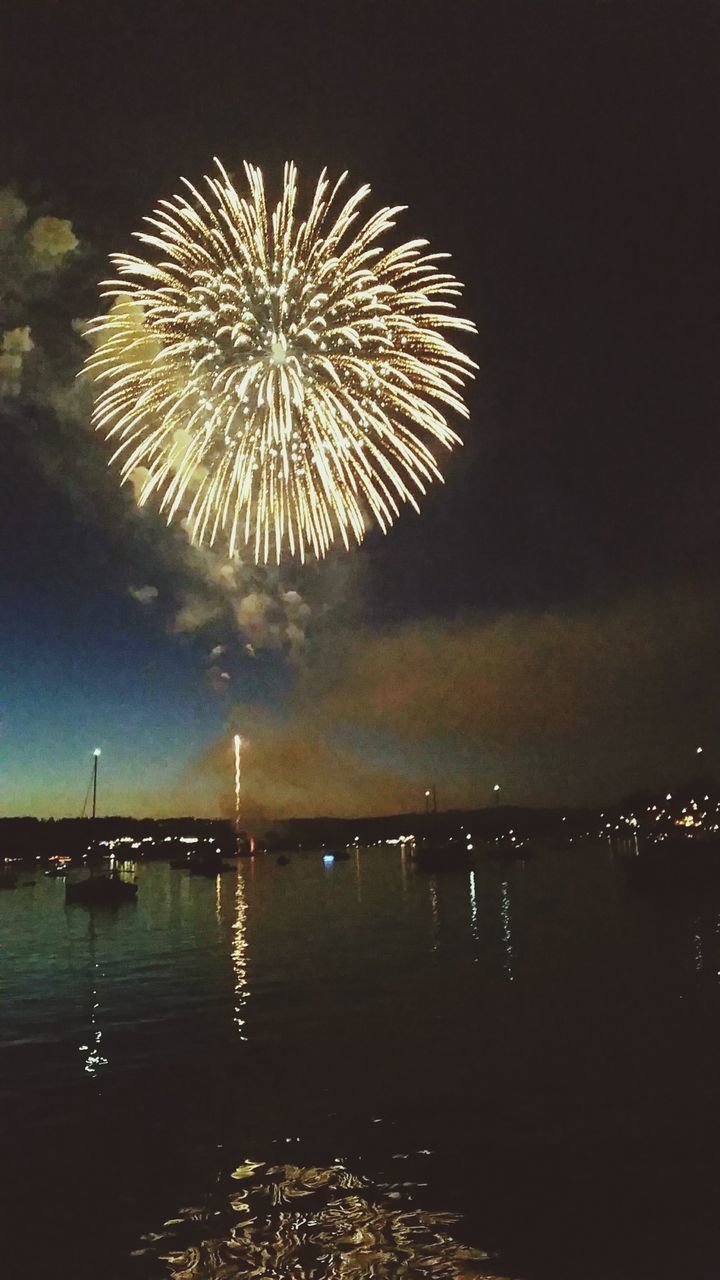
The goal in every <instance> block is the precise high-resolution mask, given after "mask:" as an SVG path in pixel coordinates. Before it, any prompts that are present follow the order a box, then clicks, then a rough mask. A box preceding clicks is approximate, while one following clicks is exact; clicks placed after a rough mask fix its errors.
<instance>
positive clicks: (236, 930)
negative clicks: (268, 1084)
mask: <svg viewBox="0 0 720 1280" xmlns="http://www.w3.org/2000/svg"><path fill="white" fill-rule="evenodd" d="M218 880H220V881H221V880H222V876H218ZM246 916H247V902H246V900H245V880H244V872H243V870H242V868H240V867H239V868H238V872H237V878H236V883H235V919H234V921H233V926H232V932H233V940H232V963H233V969H234V971H235V1026H236V1027H237V1029H238V1031H239V1032H240V1039H241V1040H246V1039H247V1036H246V1034H245V1018H244V1009H245V1005H246V1004H247V1000H248V979H247V971H248V957H247V950H248V940H247V925H246Z"/></svg>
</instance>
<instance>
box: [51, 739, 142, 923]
mask: <svg viewBox="0 0 720 1280" xmlns="http://www.w3.org/2000/svg"><path fill="white" fill-rule="evenodd" d="M99 758H100V748H99V747H96V748H95V750H94V752H93V771H92V777H91V783H92V816H93V818H94V817H95V815H96V813H97V776H98V760H99ZM88 790H89V788H88ZM83 808H84V806H83ZM137 891H138V887H137V883H136V882H135V881H134V880H125V879H123V878H122V876H121V875H120V873H119V872H118V871H117V870H116V869H115V868H114V867H111V868H110V869H109V870H108V871H96V870H95V867H94V866H93V865H91V867H90V874H89V875H88V876H86V877H85V878H84V879H82V880H71V879H69V878H68V879H66V881H65V901H66V902H79V903H82V904H83V905H86V906H102V907H116V906H119V905H120V903H121V902H134V901H135V899H136V898H137Z"/></svg>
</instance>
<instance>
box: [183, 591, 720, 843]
mask: <svg viewBox="0 0 720 1280" xmlns="http://www.w3.org/2000/svg"><path fill="white" fill-rule="evenodd" d="M719 643H720V601H718V598H717V594H716V593H715V592H710V591H703V590H702V584H694V587H693V586H691V585H670V586H667V587H666V588H664V589H663V590H660V591H657V592H655V593H649V592H648V593H642V594H637V595H635V596H632V597H628V598H624V599H622V600H617V601H614V602H612V603H608V604H606V605H605V606H604V607H603V608H599V607H596V608H592V609H590V608H586V609H585V610H578V611H576V612H575V613H574V614H570V615H567V614H565V613H563V614H560V613H553V612H542V613H531V612H525V613H513V614H505V615H503V616H500V617H496V618H493V619H489V620H488V619H479V618H464V619H458V620H456V621H454V622H451V623H448V622H442V621H440V620H426V621H423V622H417V623H413V624H410V625H405V626H401V627H398V628H395V629H394V630H392V631H388V632H385V633H379V634H377V633H371V632H367V631H364V632H362V631H361V632H358V631H352V632H350V631H345V632H343V633H338V632H336V633H335V634H334V635H333V637H332V644H330V643H328V644H327V646H326V648H325V650H324V651H323V652H322V653H321V654H318V660H317V661H315V662H314V663H313V664H311V665H309V666H308V667H306V668H305V669H304V670H302V671H301V672H300V673H299V676H298V680H297V683H296V686H295V690H294V692H293V695H292V697H291V699H290V701H289V704H288V707H289V710H288V713H287V714H286V715H285V716H284V717H282V718H277V719H273V718H272V717H270V716H268V715H264V716H262V715H259V713H258V712H257V710H256V709H253V708H250V707H244V706H238V707H236V708H235V711H234V713H233V717H232V721H231V729H232V731H238V732H240V733H242V734H243V736H244V737H245V738H246V739H247V744H248V745H247V749H246V751H245V753H244V798H243V804H244V808H245V811H246V813H247V814H248V816H250V817H259V818H261V819H265V818H267V817H277V818H283V817H289V816H313V815H317V814H327V815H337V816H353V815H358V814H362V813H382V812H399V811H402V810H404V809H409V810H417V809H419V808H421V807H422V796H423V792H424V789H425V787H426V786H427V785H428V784H429V783H431V782H434V783H436V784H437V786H438V789H439V791H440V795H441V801H442V803H443V805H444V806H446V807H451V806H452V807H464V806H470V805H484V804H487V803H489V802H490V799H491V796H492V786H493V784H494V783H495V782H499V783H500V784H501V785H502V794H503V799H504V800H505V801H506V802H507V803H516V804H544V803H547V804H553V803H554V804H567V803H575V804H578V805H585V804H598V805H602V804H603V803H606V802H610V801H612V800H614V799H618V798H620V796H621V795H623V794H625V793H626V792H627V791H629V790H631V789H633V788H635V787H641V786H645V785H656V784H662V783H663V782H664V781H667V780H669V779H673V780H674V779H676V778H677V777H678V776H683V775H689V774H691V773H692V771H693V769H694V768H695V765H696V759H695V748H696V746H697V744H698V742H700V743H702V742H703V741H705V742H711V741H712V740H713V737H714V732H715V731H714V725H715V723H716V719H717V715H718V713H719V712H720V675H718V674H716V673H715V672H716V666H715V664H714V662H713V657H714V655H715V653H716V651H717V648H718V644H719ZM708 673H709V674H708ZM678 742H680V743H682V742H685V743H686V748H685V750H684V751H683V749H682V747H680V748H679V747H678V745H677V744H678ZM226 750H227V743H226V742H225V741H224V740H223V742H221V743H218V745H217V748H216V749H215V751H214V752H211V753H210V755H209V757H208V758H207V759H206V760H205V761H204V762H203V766H204V768H205V769H206V771H207V772H208V775H209V776H211V777H212V778H213V779H214V781H215V786H216V787H217V788H218V790H217V795H218V803H219V804H220V806H221V808H222V807H224V806H225V807H226V806H227V804H228V800H227V779H228V777H229V776H230V775H229V774H228V773H227V766H226V761H225V753H226ZM705 759H706V761H707V764H708V766H709V767H712V764H713V761H712V758H711V752H709V751H706V755H705ZM716 769H718V771H720V754H719V756H718V760H717V764H716Z"/></svg>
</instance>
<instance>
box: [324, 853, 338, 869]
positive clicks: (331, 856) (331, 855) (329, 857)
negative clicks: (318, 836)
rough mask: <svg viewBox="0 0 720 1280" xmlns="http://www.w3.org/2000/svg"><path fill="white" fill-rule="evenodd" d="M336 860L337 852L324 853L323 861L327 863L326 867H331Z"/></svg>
mask: <svg viewBox="0 0 720 1280" xmlns="http://www.w3.org/2000/svg"><path fill="white" fill-rule="evenodd" d="M334 861H335V854H334V853H324V854H323V862H324V863H325V866H326V867H331V866H332V864H333V862H334Z"/></svg>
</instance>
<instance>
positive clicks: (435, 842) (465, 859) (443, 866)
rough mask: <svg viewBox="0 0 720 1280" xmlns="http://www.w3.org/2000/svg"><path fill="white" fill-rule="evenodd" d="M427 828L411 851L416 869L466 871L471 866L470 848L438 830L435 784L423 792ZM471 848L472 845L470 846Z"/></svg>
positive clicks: (433, 871)
mask: <svg viewBox="0 0 720 1280" xmlns="http://www.w3.org/2000/svg"><path fill="white" fill-rule="evenodd" d="M425 801H426V809H425V812H426V814H427V815H428V822H429V830H428V831H427V832H426V834H425V835H423V836H422V837H421V839H420V840H419V841H417V842H416V843H415V844H414V845H413V847H412V851H411V854H410V856H411V858H412V859H413V861H414V863H415V869H416V871H430V872H432V873H433V874H434V873H435V872H436V871H467V870H469V868H470V867H471V866H472V858H471V857H470V849H469V848H468V846H467V844H463V842H462V840H460V839H457V840H454V839H453V837H452V836H450V837H448V838H443V837H442V836H441V835H440V833H439V830H438V813H437V791H436V789H435V786H433V787H432V790H430V788H428V790H427V791H426V792H425ZM470 848H472V846H470Z"/></svg>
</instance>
